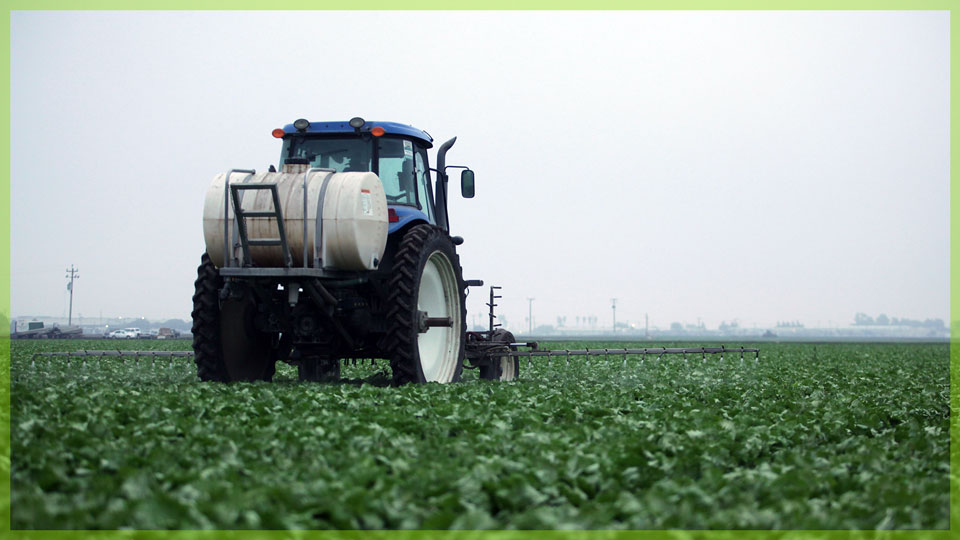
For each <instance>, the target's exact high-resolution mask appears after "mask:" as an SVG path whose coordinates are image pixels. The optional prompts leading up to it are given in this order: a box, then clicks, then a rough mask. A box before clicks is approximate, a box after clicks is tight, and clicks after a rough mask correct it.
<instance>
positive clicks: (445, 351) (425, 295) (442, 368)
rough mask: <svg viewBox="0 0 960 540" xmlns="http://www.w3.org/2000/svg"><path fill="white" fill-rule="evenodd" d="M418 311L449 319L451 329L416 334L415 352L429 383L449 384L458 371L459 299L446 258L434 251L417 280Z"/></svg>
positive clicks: (441, 327) (455, 283)
mask: <svg viewBox="0 0 960 540" xmlns="http://www.w3.org/2000/svg"><path fill="white" fill-rule="evenodd" d="M417 309H419V310H420V311H425V312H426V313H427V317H450V318H451V319H453V326H450V327H446V326H434V327H431V328H428V329H427V331H426V332H423V333H421V334H419V336H418V338H417V348H418V350H419V353H420V368H421V369H422V370H423V376H424V378H425V379H426V380H427V381H428V382H441V383H445V382H451V381H452V380H453V376H454V375H455V374H456V370H457V360H458V359H459V358H458V357H459V353H460V334H461V326H462V324H463V321H461V320H460V295H459V294H458V292H457V275H456V274H455V273H454V271H453V265H451V264H450V261H449V260H448V259H447V257H446V256H445V255H444V254H443V253H441V252H439V251H434V252H433V253H431V254H430V256H429V257H428V258H427V263H426V264H425V265H424V267H423V274H422V275H421V276H420V291H419V292H418V294H417Z"/></svg>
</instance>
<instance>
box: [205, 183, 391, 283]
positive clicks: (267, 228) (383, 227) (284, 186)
mask: <svg viewBox="0 0 960 540" xmlns="http://www.w3.org/2000/svg"><path fill="white" fill-rule="evenodd" d="M304 169H305V167H304ZM229 176H230V178H229V183H230V185H231V186H237V185H240V186H249V187H247V188H243V187H242V188H240V189H237V190H236V196H237V198H238V199H239V200H240V205H239V206H240V209H241V213H253V214H254V215H250V216H244V218H243V219H244V223H245V226H246V232H247V238H248V240H250V241H252V243H256V241H258V240H259V241H265V240H275V239H279V238H280V231H279V227H278V226H277V220H276V219H275V218H274V217H273V216H272V215H270V216H269V217H268V216H265V215H264V214H272V213H273V212H274V195H273V190H274V189H275V190H276V195H277V201H278V202H279V206H280V208H279V209H280V213H281V215H282V216H283V229H284V233H285V236H286V240H287V246H288V247H289V251H290V255H291V259H292V260H291V261H290V262H291V266H293V267H298V268H302V267H304V266H305V265H304V257H305V256H306V261H307V264H306V266H307V267H309V268H317V267H318V266H319V267H321V268H324V269H335V270H352V271H359V270H374V269H376V268H377V266H378V265H379V263H380V261H381V259H382V258H383V252H384V249H386V245H387V229H388V222H387V219H388V218H387V198H386V195H385V193H384V191H383V184H382V183H381V182H380V179H379V178H378V177H377V175H376V174H374V173H372V172H347V173H336V172H331V171H328V170H320V171H316V170H314V171H312V172H298V173H292V172H264V173H256V174H250V173H249V172H233V173H232V174H229ZM226 179H227V174H219V175H217V176H216V177H214V179H213V182H212V183H211V184H210V188H209V189H208V190H207V195H206V199H205V201H204V205H203V237H204V241H205V242H206V247H207V253H208V254H209V255H210V259H211V261H212V262H213V264H214V265H215V266H217V267H218V268H222V267H223V266H225V264H226V263H225V260H224V257H225V255H224V239H225V236H224V235H225V234H226V238H227V239H228V240H229V243H228V244H227V249H226V251H227V254H226V257H227V259H228V261H227V262H229V266H238V265H239V264H240V261H242V260H243V259H244V254H243V250H242V249H241V247H240V246H239V244H240V241H239V231H238V229H237V221H236V214H235V212H234V201H233V193H228V192H227V190H226V189H227V188H226V187H225V184H226ZM271 184H273V185H275V188H274V187H271ZM251 188H252V189H251ZM230 191H233V189H232V188H231V189H230ZM304 194H306V222H304ZM228 197H229V199H228ZM317 216H320V223H318V222H317ZM225 222H226V225H225ZM304 226H306V228H304ZM305 232H306V234H304V233H305ZM318 232H319V235H320V236H319V238H318V237H317V234H318ZM249 253H250V260H249V261H247V262H248V263H252V264H253V265H254V266H257V267H261V268H280V267H285V266H286V261H284V253H283V249H282V247H281V246H279V245H250V247H249Z"/></svg>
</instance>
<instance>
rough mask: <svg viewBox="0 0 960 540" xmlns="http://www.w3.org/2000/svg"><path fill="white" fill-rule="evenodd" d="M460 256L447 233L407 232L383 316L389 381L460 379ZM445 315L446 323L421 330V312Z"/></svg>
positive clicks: (431, 229)
mask: <svg viewBox="0 0 960 540" xmlns="http://www.w3.org/2000/svg"><path fill="white" fill-rule="evenodd" d="M463 289H464V287H463V277H462V273H461V270H460V258H459V257H458V256H457V253H456V249H455V248H454V245H453V242H452V241H451V240H450V237H449V236H448V235H447V234H446V233H445V232H444V231H443V230H441V229H439V228H437V227H434V226H432V225H417V226H415V227H413V228H411V229H410V230H409V231H407V233H406V234H404V236H403V240H401V242H400V247H399V248H398V249H397V255H396V258H395V259H394V263H393V271H392V277H391V279H390V295H389V297H388V306H389V308H388V313H387V320H388V322H389V324H390V334H389V335H390V344H391V345H390V347H391V351H390V352H391V355H390V356H391V358H390V367H391V369H392V370H393V382H394V384H398V385H400V384H406V383H425V382H439V383H448V382H455V381H458V380H460V374H461V373H462V372H463V357H464V342H465V319H466V302H465V295H464V291H463ZM422 312H426V316H427V317H434V318H450V319H451V320H452V321H453V325H452V326H450V327H444V326H435V327H431V328H428V329H426V331H425V332H421V331H420V330H421V329H420V316H421V313H422Z"/></svg>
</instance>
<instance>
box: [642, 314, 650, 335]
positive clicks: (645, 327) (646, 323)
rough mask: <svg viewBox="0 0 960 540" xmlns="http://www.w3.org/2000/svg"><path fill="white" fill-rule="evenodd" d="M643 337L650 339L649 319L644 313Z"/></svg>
mask: <svg viewBox="0 0 960 540" xmlns="http://www.w3.org/2000/svg"><path fill="white" fill-rule="evenodd" d="M643 337H644V338H646V339H650V317H649V316H648V315H647V314H646V313H644V314H643Z"/></svg>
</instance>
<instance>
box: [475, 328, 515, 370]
mask: <svg viewBox="0 0 960 540" xmlns="http://www.w3.org/2000/svg"><path fill="white" fill-rule="evenodd" d="M490 341H493V342H494V343H503V344H504V349H506V348H509V349H510V350H511V351H515V350H517V348H516V347H511V346H510V345H509V344H510V343H514V342H515V341H516V339H514V337H513V334H512V333H510V332H508V331H507V330H504V329H503V328H497V329H496V330H494V331H493V335H492V336H491V338H490ZM491 362H492V363H491V364H489V365H486V366H480V378H481V379H488V380H491V381H504V382H507V381H515V380H517V378H519V377H520V358H519V357H516V356H501V357H499V358H497V357H494V358H493V360H492V361H491Z"/></svg>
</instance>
